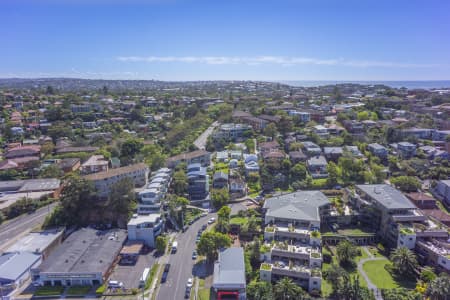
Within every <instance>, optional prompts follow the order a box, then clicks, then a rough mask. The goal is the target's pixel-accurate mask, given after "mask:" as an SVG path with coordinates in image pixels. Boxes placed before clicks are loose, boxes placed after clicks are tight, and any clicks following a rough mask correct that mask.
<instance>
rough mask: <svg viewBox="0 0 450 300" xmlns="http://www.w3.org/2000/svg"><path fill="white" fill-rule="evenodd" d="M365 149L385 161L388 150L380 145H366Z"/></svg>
mask: <svg viewBox="0 0 450 300" xmlns="http://www.w3.org/2000/svg"><path fill="white" fill-rule="evenodd" d="M367 149H368V150H369V151H370V153H372V154H373V155H375V156H378V157H379V158H381V159H386V158H387V156H388V149H387V148H386V147H384V146H381V145H380V144H377V143H373V144H369V145H367Z"/></svg>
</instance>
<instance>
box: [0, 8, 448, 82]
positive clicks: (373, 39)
mask: <svg viewBox="0 0 450 300" xmlns="http://www.w3.org/2000/svg"><path fill="white" fill-rule="evenodd" d="M449 12H450V1H447V0H442V1H436V0H427V1H418V0H396V1H393V0H386V1H384V0H377V1H372V0H358V1H356V0H328V1H325V0H276V1H275V0H274V1H264V0H258V1H253V0H248V1H246V0H221V1H219V0H208V1H202V0H198V1H188V0H166V1H165V0H123V1H121V0H39V1H36V0H28V1H26V0H1V1H0V36H1V39H2V42H1V43H0V45H1V46H0V77H3V78H4V77H57V76H66V77H82V78H105V79H158V80H216V79H236V80H241V79H244V80H443V79H447V80H448V79H450V38H449V37H450V19H449Z"/></svg>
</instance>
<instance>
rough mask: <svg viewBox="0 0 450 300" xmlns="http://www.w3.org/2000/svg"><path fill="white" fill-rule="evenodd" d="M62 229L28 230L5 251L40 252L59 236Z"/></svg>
mask: <svg viewBox="0 0 450 300" xmlns="http://www.w3.org/2000/svg"><path fill="white" fill-rule="evenodd" d="M62 233H63V231H62V230H57V229H56V230H45V231H41V232H30V233H28V234H27V235H26V236H24V237H22V238H20V239H19V240H18V241H17V242H15V243H14V244H13V245H12V246H11V247H9V248H8V249H6V251H5V252H24V251H26V252H33V253H42V252H43V251H45V249H47V247H48V246H50V245H51V244H52V243H53V242H54V241H55V240H56V239H58V238H59V237H61V235H62Z"/></svg>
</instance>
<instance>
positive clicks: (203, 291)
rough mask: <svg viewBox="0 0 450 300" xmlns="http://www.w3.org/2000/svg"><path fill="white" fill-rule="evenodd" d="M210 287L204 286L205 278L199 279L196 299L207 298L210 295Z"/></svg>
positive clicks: (202, 299)
mask: <svg viewBox="0 0 450 300" xmlns="http://www.w3.org/2000/svg"><path fill="white" fill-rule="evenodd" d="M210 293H211V289H208V288H205V280H204V279H199V282H198V299H199V300H209V299H210V297H211V295H210Z"/></svg>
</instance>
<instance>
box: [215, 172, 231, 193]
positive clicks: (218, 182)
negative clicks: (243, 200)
mask: <svg viewBox="0 0 450 300" xmlns="http://www.w3.org/2000/svg"><path fill="white" fill-rule="evenodd" d="M212 186H213V188H215V189H222V188H228V174H226V173H224V172H216V173H214V175H213V182H212Z"/></svg>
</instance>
